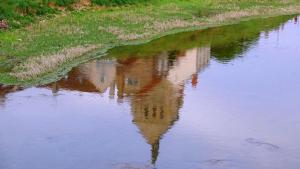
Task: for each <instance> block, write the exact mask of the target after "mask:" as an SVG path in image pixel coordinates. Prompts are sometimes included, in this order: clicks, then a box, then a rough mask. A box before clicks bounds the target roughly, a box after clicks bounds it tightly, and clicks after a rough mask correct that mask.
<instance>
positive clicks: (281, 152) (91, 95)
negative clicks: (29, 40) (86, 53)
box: [0, 16, 300, 169]
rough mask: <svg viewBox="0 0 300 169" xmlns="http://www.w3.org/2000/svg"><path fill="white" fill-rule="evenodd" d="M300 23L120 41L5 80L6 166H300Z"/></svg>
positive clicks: (2, 161)
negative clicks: (68, 62)
mask: <svg viewBox="0 0 300 169" xmlns="http://www.w3.org/2000/svg"><path fill="white" fill-rule="evenodd" d="M299 37H300V25H299V23H298V19H297V18H293V17H288V16H287V17H277V18H270V19H263V20H255V21H251V22H243V23H241V24H238V25H233V26H224V27H219V28H212V29H208V30H202V31H196V32H189V33H182V34H178V35H172V36H168V37H164V38H161V39H159V40H155V41H153V42H151V43H148V44H145V45H140V46H128V47H120V48H116V49H113V50H111V51H110V52H109V55H108V56H107V57H106V58H103V59H100V60H94V61H91V62H89V63H86V64H83V65H80V66H78V67H77V68H74V69H73V70H72V71H71V72H70V73H69V74H68V75H67V76H66V77H64V78H63V79H61V80H60V81H58V82H55V83H52V84H49V85H45V86H37V87H31V88H26V89H24V88H20V87H16V86H2V87H1V88H0V168H1V169H110V168H112V169H148V168H157V169H221V168H222V169H225V168H226V169H241V168H243V169H253V168H255V169H297V168H299V166H300V161H299V158H300V144H299V142H300V135H299V132H300V109H299V103H300V102H299V98H300V85H299V84H300V69H299V67H300V56H299V53H300V42H299V41H300V38H299Z"/></svg>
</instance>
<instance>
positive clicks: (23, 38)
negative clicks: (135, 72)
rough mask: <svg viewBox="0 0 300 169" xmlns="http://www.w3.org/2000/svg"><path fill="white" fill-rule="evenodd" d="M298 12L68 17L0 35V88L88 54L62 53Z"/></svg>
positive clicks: (179, 4)
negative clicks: (83, 47) (0, 84)
mask: <svg viewBox="0 0 300 169" xmlns="http://www.w3.org/2000/svg"><path fill="white" fill-rule="evenodd" d="M299 12H300V1H299V0H256V1H255V0H205V1H204V0H203V1H201V0H188V1H187V0H160V1H158V0H154V1H151V2H149V3H146V4H144V3H142V4H135V5H132V6H117V7H109V8H105V9H101V10H99V8H98V7H90V8H88V9H85V10H80V11H69V12H65V13H64V14H59V15H57V16H56V17H52V18H50V19H44V20H41V21H40V22H36V23H34V24H31V25H29V26H27V27H23V28H21V29H13V30H9V31H2V32H0V67H1V69H0V72H2V73H1V75H0V83H6V84H8V83H9V84H22V83H26V82H27V81H32V80H33V79H38V78H44V77H45V76H46V75H48V74H49V73H50V74H51V73H52V72H53V71H55V69H59V68H60V67H61V66H63V65H64V64H66V63H68V62H70V60H72V59H76V58H77V57H81V56H82V55H84V53H85V52H88V51H85V50H84V52H79V53H78V54H74V55H72V56H70V55H68V57H66V59H64V56H66V55H62V54H61V53H63V52H64V51H68V49H69V50H72V49H74V48H76V47H79V46H95V45H96V46H98V45H99V44H101V47H100V48H99V49H98V50H100V51H101V50H102V51H103V50H106V49H109V48H111V47H114V46H121V45H125V44H138V43H143V42H147V41H149V40H151V39H155V38H158V37H161V36H164V35H167V34H172V33H176V32H181V31H187V30H195V29H203V28H207V27H213V26H218V25H222V24H229V23H235V22H238V21H241V20H245V19H249V18H257V17H267V16H274V15H287V14H295V13H299ZM88 49H89V48H88ZM92 49H93V50H94V48H91V50H92ZM81 51H82V50H81ZM60 57H63V58H62V59H61V58H60ZM41 60H42V61H41ZM55 61H57V63H55ZM41 63H42V65H43V66H41ZM39 66H40V68H38V69H35V68H36V67H39ZM41 67H43V68H41Z"/></svg>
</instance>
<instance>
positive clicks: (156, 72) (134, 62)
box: [48, 47, 210, 164]
mask: <svg viewBox="0 0 300 169" xmlns="http://www.w3.org/2000/svg"><path fill="white" fill-rule="evenodd" d="M116 58H117V57H116ZM209 60H210V47H201V48H195V49H191V50H187V51H169V52H162V53H160V54H159V55H158V56H150V57H147V58H137V57H134V56H131V57H129V58H125V59H102V60H95V61H92V62H90V63H87V64H84V65H81V66H79V67H78V68H76V69H74V70H73V71H72V72H70V73H69V75H68V76H67V77H65V78H64V79H62V80H60V81H58V82H56V83H54V84H50V85H48V87H51V88H52V91H53V92H54V93H56V92H57V91H58V90H59V89H65V90H76V91H83V92H99V93H104V92H108V93H109V97H110V98H116V100H117V101H118V102H120V103H122V102H123V101H124V99H126V101H127V100H128V101H129V103H130V106H131V112H132V118H133V123H134V124H135V125H136V126H137V127H138V129H139V131H140V133H141V135H142V136H143V137H144V138H145V140H146V142H147V143H148V144H149V145H150V146H151V154H152V155H151V163H152V164H155V163H156V161H157V158H158V155H159V144H160V140H161V138H162V137H163V135H164V134H165V133H166V132H167V131H168V130H169V129H170V128H171V127H172V126H173V125H174V123H175V122H176V121H177V120H178V119H179V110H180V108H181V107H182V104H183V100H184V99H183V97H184V87H185V85H186V84H185V82H186V80H191V84H192V86H194V87H195V86H196V85H197V83H198V73H199V72H200V71H201V70H203V69H205V68H206V67H207V66H208V64H209Z"/></svg>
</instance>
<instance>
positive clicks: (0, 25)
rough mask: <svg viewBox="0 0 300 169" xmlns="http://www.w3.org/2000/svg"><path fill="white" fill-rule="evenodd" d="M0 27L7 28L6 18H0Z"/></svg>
mask: <svg viewBox="0 0 300 169" xmlns="http://www.w3.org/2000/svg"><path fill="white" fill-rule="evenodd" d="M0 29H8V23H7V21H6V20H0Z"/></svg>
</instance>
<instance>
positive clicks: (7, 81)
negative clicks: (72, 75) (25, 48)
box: [0, 6, 300, 86]
mask: <svg viewBox="0 0 300 169" xmlns="http://www.w3.org/2000/svg"><path fill="white" fill-rule="evenodd" d="M280 9H281V10H278V9H272V10H271V9H268V10H267V11H268V12H265V13H264V14H258V13H256V12H253V13H252V15H251V14H250V13H249V11H248V12H246V13H245V12H244V11H239V12H240V15H236V16H234V17H228V18H225V19H223V20H221V21H218V22H208V23H203V25H201V26H188V27H179V28H176V27H175V28H172V29H170V30H166V31H164V32H159V33H157V34H156V35H153V36H150V37H146V38H140V39H139V38H137V39H135V40H121V41H119V42H115V43H112V44H103V45H101V46H102V47H100V48H96V49H92V50H90V51H87V52H85V53H84V54H82V55H80V56H76V57H74V58H72V59H70V60H67V61H65V62H63V63H61V64H59V65H56V66H54V67H53V68H49V70H46V71H44V72H38V73H37V74H35V75H34V76H32V77H29V78H28V77H26V78H23V79H22V78H16V77H15V76H14V75H13V74H12V73H11V72H7V73H1V75H0V84H4V85H19V86H34V85H44V84H47V83H51V82H55V81H57V80H59V79H60V78H62V77H63V76H65V75H66V74H67V73H68V72H69V71H70V70H71V69H72V68H74V67H76V66H78V65H80V64H82V63H85V62H87V61H90V60H93V59H97V58H100V57H104V56H105V55H107V52H108V51H109V50H110V49H113V48H117V47H121V46H132V45H141V44H146V43H149V42H151V41H153V40H156V39H159V38H162V37H165V36H169V35H174V34H177V33H183V32H192V31H198V30H204V29H209V28H214V27H220V26H225V25H234V24H238V23H241V22H244V21H249V20H254V19H260V18H270V17H276V16H283V15H291V16H292V15H297V14H299V13H300V6H292V7H290V6H288V7H286V8H280ZM259 10H264V9H259ZM231 12H232V11H231ZM228 13H230V11H229V12H228ZM220 15H225V16H226V13H222V14H218V15H215V16H220ZM215 16H213V17H215ZM64 49H67V48H64ZM43 57H44V58H43V59H45V58H50V57H47V55H44V56H43ZM33 58H37V57H33ZM26 59H27V60H28V58H26ZM26 59H25V60H26ZM29 59H30V58H29ZM21 64H25V65H26V61H23V62H21ZM20 71H24V70H21V69H20ZM25 71H26V70H25ZM29 71H30V70H29Z"/></svg>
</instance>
